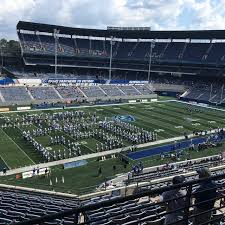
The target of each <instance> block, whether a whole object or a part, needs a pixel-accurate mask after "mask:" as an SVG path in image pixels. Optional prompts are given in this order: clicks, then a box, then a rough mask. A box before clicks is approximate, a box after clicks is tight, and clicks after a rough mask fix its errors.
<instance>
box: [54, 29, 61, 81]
mask: <svg viewBox="0 0 225 225" xmlns="http://www.w3.org/2000/svg"><path fill="white" fill-rule="evenodd" d="M59 33H60V30H57V29H54V38H55V77H56V76H57V64H58V39H59V37H58V34H59Z"/></svg>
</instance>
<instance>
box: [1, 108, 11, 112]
mask: <svg viewBox="0 0 225 225" xmlns="http://www.w3.org/2000/svg"><path fill="white" fill-rule="evenodd" d="M8 111H9V108H0V112H8Z"/></svg>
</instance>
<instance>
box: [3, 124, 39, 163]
mask: <svg viewBox="0 0 225 225" xmlns="http://www.w3.org/2000/svg"><path fill="white" fill-rule="evenodd" d="M0 129H1V130H2V131H3V132H4V134H5V135H6V136H7V137H8V138H9V140H11V141H12V142H13V143H14V144H15V145H16V146H17V147H18V148H19V150H20V151H21V152H23V154H24V155H26V156H27V158H28V159H30V161H31V162H32V163H34V165H35V164H36V163H35V162H34V161H33V160H32V159H31V158H30V156H29V155H27V153H26V152H24V151H23V149H22V148H21V147H20V146H19V145H18V144H17V143H16V142H15V141H14V140H13V139H12V138H11V137H10V136H9V135H8V134H7V133H6V132H5V131H4V130H3V129H2V128H0Z"/></svg>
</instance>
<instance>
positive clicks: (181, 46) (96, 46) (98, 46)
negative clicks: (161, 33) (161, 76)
mask: <svg viewBox="0 0 225 225" xmlns="http://www.w3.org/2000/svg"><path fill="white" fill-rule="evenodd" d="M18 36H19V39H20V42H21V46H22V48H23V52H24V53H27V54H31V55H54V54H55V39H54V36H53V35H39V34H36V35H35V34H27V33H18ZM224 46H225V43H193V42H184V41H183V42H176V41H168V42H156V43H155V44H154V48H153V49H152V59H153V60H160V61H183V62H195V63H203V62H208V63H209V62H210V63H213V62H214V63H218V62H224V61H225V56H224V53H223V51H222V50H221V49H223V48H224ZM150 48H151V42H127V41H124V42H114V45H113V57H114V58H116V59H134V60H144V59H145V60H148V58H149V52H150ZM58 55H59V56H66V57H69V56H70V57H71V56H80V57H85V56H89V57H109V56H110V41H109V40H93V39H85V38H83V39H82V38H68V37H59V39H58Z"/></svg>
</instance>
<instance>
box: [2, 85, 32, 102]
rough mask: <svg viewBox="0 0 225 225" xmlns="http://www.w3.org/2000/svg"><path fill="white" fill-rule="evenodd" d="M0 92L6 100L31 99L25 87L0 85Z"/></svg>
mask: <svg viewBox="0 0 225 225" xmlns="http://www.w3.org/2000/svg"><path fill="white" fill-rule="evenodd" d="M0 92H1V95H2V97H3V99H4V100H5V101H6V102H15V103H16V102H21V101H31V97H30V95H29V94H28V90H27V89H26V88H25V87H0Z"/></svg>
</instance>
